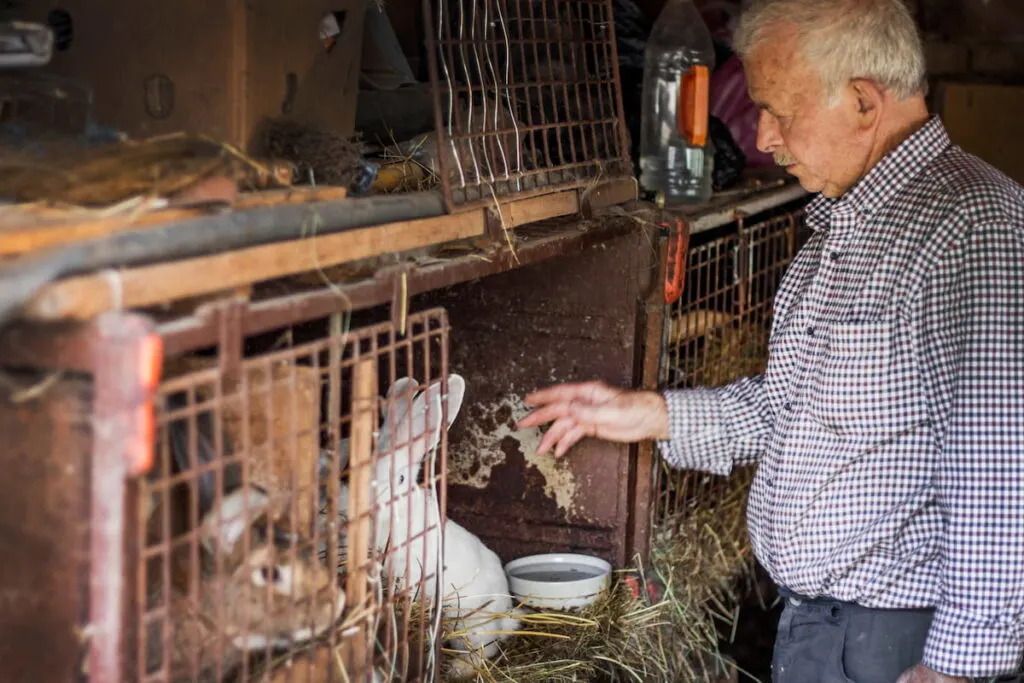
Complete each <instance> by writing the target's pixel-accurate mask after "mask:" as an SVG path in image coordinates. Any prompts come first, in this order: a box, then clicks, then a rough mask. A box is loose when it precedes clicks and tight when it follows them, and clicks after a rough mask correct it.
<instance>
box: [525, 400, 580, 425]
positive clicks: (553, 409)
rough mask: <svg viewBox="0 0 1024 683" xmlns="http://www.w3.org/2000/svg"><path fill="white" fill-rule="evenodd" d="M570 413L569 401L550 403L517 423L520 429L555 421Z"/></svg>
mask: <svg viewBox="0 0 1024 683" xmlns="http://www.w3.org/2000/svg"><path fill="white" fill-rule="evenodd" d="M567 415H569V404H568V403H550V404H548V405H546V406H544V407H543V408H538V409H537V410H535V411H533V412H532V413H530V414H529V415H527V416H526V417H524V418H523V419H522V420H520V421H519V422H518V423H517V426H518V427H519V429H526V428H527V427H539V426H541V425H542V424H546V423H548V422H553V421H554V420H557V419H558V418H560V417H566V416H567Z"/></svg>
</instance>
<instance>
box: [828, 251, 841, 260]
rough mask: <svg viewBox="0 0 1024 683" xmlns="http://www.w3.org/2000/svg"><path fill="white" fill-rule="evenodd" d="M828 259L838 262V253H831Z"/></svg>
mask: <svg viewBox="0 0 1024 683" xmlns="http://www.w3.org/2000/svg"><path fill="white" fill-rule="evenodd" d="M828 257H829V258H830V259H832V260H833V261H838V260H839V252H838V251H833V252H832V253H830V254H829V255H828Z"/></svg>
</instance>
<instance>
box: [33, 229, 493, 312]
mask: <svg viewBox="0 0 1024 683" xmlns="http://www.w3.org/2000/svg"><path fill="white" fill-rule="evenodd" d="M483 231H484V216H483V210H482V209H481V210H477V211H468V212H466V213H462V214H458V215H454V216H437V217H435V218H425V219H421V220H416V221H403V222H399V223H388V224H386V225H379V226H375V227H370V228H361V229H357V230H350V231H347V232H342V233H337V234H334V235H323V236H319V237H310V238H306V239H302V240H292V241H288V242H281V243H278V244H266V245H262V246H258V247H250V248H248V249H240V250H237V251H229V252H225V253H223V254H215V255H213V256H203V257H200V258H194V259H186V260H182V261H174V262H171V263H161V264H157V265H152V266H143V267H139V268H129V269H125V270H122V271H119V273H118V274H117V275H116V276H112V275H111V274H109V273H107V274H100V275H83V276H80V277H74V278H69V279H67V280H63V281H60V282H56V283H53V284H51V285H48V286H47V287H45V288H44V289H43V290H42V291H41V292H40V293H39V294H38V295H37V296H36V297H35V298H34V299H33V300H32V301H31V302H29V304H28V305H27V306H26V308H25V311H24V312H23V316H24V317H26V318H28V319H31V320H51V321H52V320H71V319H73V320H87V319H90V318H93V317H94V316H96V315H98V314H100V313H103V312H105V311H110V310H114V309H115V308H117V307H118V305H120V307H121V308H126V309H130V308H140V307H145V306H152V305H155V304H161V303H166V302H170V301H175V300H178V299H182V298H185V297H190V296H198V295H201V294H208V293H210V292H213V291H219V290H224V289H227V288H232V287H240V286H242V285H246V284H250V283H253V282H262V281H265V280H272V279H274V278H279V277H283V276H285V275H294V274H296V273H302V272H306V271H310V270H316V269H317V268H326V267H329V266H333V265H337V264H339V263H345V262H348V261H357V260H360V259H365V258H371V257H374V256H379V255H381V254H387V253H392V252H402V251H409V250H411V249H419V248H422V247H426V246H431V245H434V244H441V243H443V242H451V241H454V240H460V239H466V238H469V237H476V236H478V235H481V234H483Z"/></svg>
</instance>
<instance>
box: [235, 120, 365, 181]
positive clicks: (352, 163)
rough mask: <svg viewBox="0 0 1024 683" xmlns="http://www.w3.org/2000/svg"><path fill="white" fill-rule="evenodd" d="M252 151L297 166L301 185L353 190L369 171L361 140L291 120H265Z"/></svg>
mask: <svg viewBox="0 0 1024 683" xmlns="http://www.w3.org/2000/svg"><path fill="white" fill-rule="evenodd" d="M250 148H251V149H252V152H253V154H256V155H257V156H260V157H262V158H267V159H273V160H282V161H288V162H291V163H293V164H295V166H296V179H297V181H298V182H303V183H310V184H315V185H334V186H338V187H348V188H351V187H353V186H354V185H358V184H360V182H361V181H362V180H363V178H364V176H365V175H366V174H367V172H368V169H367V168H366V164H365V163H364V161H363V148H362V145H361V144H360V143H359V141H358V140H356V139H353V138H349V137H345V136H342V135H339V134H338V133H335V132H334V131H332V130H329V129H328V128H325V127H322V126H317V125H314V124H309V123H301V122H298V121H294V120H291V119H286V118H277V119H265V120H264V121H262V122H261V123H260V125H259V126H258V128H257V129H256V131H255V133H254V134H253V139H252V141H251V142H250Z"/></svg>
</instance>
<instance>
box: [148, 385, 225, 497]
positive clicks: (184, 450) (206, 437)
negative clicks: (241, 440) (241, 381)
mask: <svg viewBox="0 0 1024 683" xmlns="http://www.w3.org/2000/svg"><path fill="white" fill-rule="evenodd" d="M165 407H166V409H167V410H168V411H176V410H181V409H185V408H187V407H188V397H187V395H186V393H185V392H183V391H179V392H177V393H174V394H170V395H168V396H167V399H166V401H165ZM191 422H192V420H191V418H188V417H181V418H178V419H177V420H174V421H172V422H169V423H168V424H167V432H168V440H169V441H170V447H171V453H172V455H173V458H174V462H175V465H176V466H177V468H178V471H179V472H182V473H184V472H188V471H189V470H191V469H193V467H194V466H195V465H209V464H210V463H212V462H214V460H216V459H217V448H216V443H215V429H216V420H215V419H214V415H213V411H212V410H204V411H202V412H199V413H197V414H196V417H195V425H196V431H197V432H198V433H197V434H196V462H195V463H194V464H193V463H192V462H190V458H189V446H190V444H191V441H190V439H189V436H190V433H191V430H190V423H191ZM222 439H223V445H224V452H225V453H230V452H231V450H232V449H231V444H230V441H229V440H228V435H227V434H226V433H225V434H222ZM223 470H224V471H223V478H224V489H223V490H224V492H225V493H229V492H231V491H234V490H235V489H237V488H238V487H240V486H241V485H242V472H241V464H240V463H238V462H232V463H230V464H228V465H225V466H224V468H223ZM196 485H197V488H198V491H199V515H200V516H203V515H205V514H206V513H207V512H209V511H210V509H211V508H212V507H213V502H214V499H215V498H216V491H217V473H216V471H215V470H212V469H210V470H206V471H204V472H203V473H202V474H200V475H199V476H198V477H197V479H196Z"/></svg>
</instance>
